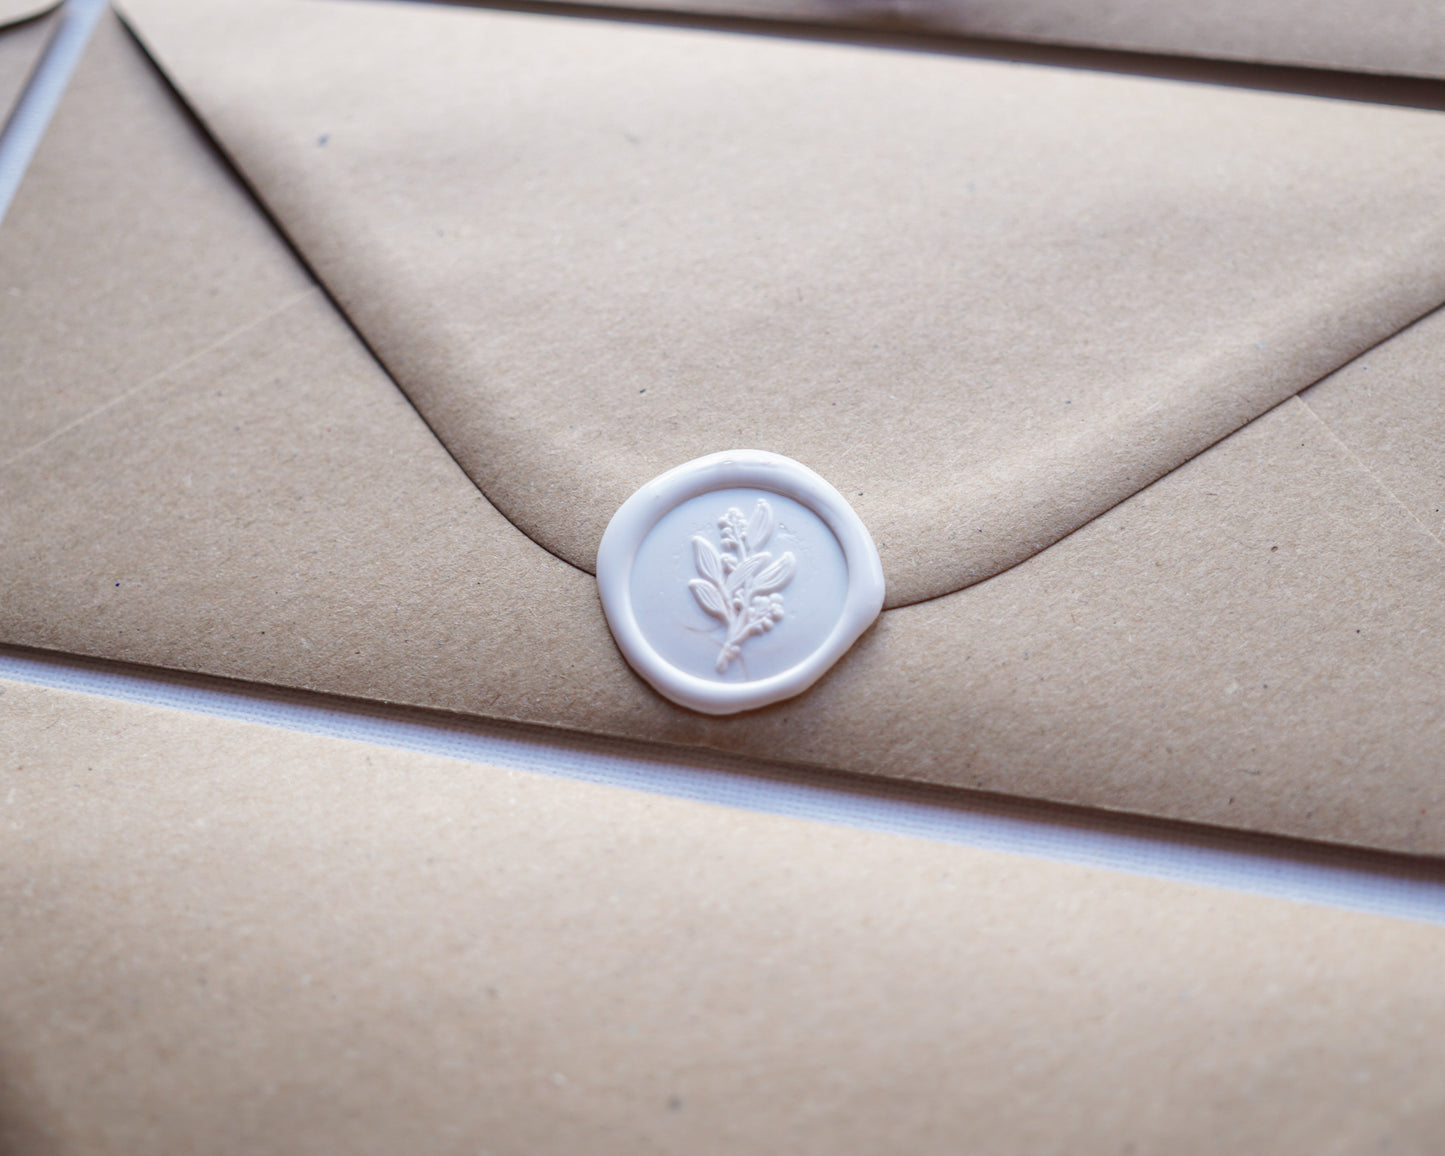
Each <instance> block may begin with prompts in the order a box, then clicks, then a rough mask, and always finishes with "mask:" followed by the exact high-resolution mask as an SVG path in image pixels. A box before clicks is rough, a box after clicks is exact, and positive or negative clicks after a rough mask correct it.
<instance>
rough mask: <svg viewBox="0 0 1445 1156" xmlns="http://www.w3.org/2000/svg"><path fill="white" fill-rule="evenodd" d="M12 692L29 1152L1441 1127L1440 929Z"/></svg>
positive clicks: (12, 1016)
mask: <svg viewBox="0 0 1445 1156" xmlns="http://www.w3.org/2000/svg"><path fill="white" fill-rule="evenodd" d="M0 689H3V691H4V693H3V695H0V819H3V821H4V824H5V830H6V837H5V839H4V840H3V841H0V913H3V927H4V933H3V934H4V951H3V952H0V1026H3V1029H4V1030H3V1032H0V1077H3V1078H0V1089H3V1101H0V1144H3V1145H4V1150H5V1151H6V1152H7V1153H10V1154H12V1156H40V1154H44V1156H56V1154H64V1153H81V1152H84V1153H89V1154H103V1153H120V1152H125V1153H131V1152H147V1153H154V1154H156V1156H166V1154H169V1153H181V1152H199V1151H204V1152H210V1153H218V1154H225V1156H231V1154H241V1153H250V1152H263V1151H264V1152H276V1151H285V1152H295V1153H312V1152H315V1153H332V1152H348V1153H372V1152H376V1153H395V1152H409V1151H427V1152H436V1153H452V1152H456V1153H468V1154H472V1153H476V1152H478V1151H486V1152H489V1153H493V1154H495V1156H509V1154H512V1153H517V1154H527V1156H534V1154H536V1153H553V1152H555V1153H564V1152H584V1151H585V1152H588V1153H598V1154H604V1156H605V1154H609V1153H628V1154H631V1153H636V1152H639V1151H646V1152H667V1153H674V1152H675V1153H687V1154H688V1156H708V1154H711V1153H722V1152H730V1153H735V1152H770V1153H774V1152H775V1153H785V1152H800V1153H830V1154H835V1156H849V1154H852V1153H860V1154H861V1153H877V1152H894V1151H900V1152H910V1153H919V1154H931V1153H940V1154H942V1153H956V1152H958V1151H960V1149H961V1148H966V1149H967V1151H969V1152H971V1153H978V1154H980V1156H987V1154H990V1153H1000V1154H1002V1153H1017V1152H1021V1151H1027V1152H1055V1151H1058V1152H1062V1151H1067V1152H1071V1153H1083V1154H1091V1153H1117V1152H1120V1151H1129V1150H1131V1149H1132V1150H1134V1151H1140V1152H1171V1153H1172V1152H1178V1153H1185V1154H1189V1153H1217V1152H1221V1151H1228V1152H1265V1151H1267V1152H1271V1153H1277V1154H1279V1156H1295V1154H1299V1156H1314V1154H1315V1153H1318V1152H1322V1151H1329V1152H1339V1153H1356V1152H1359V1153H1364V1152H1378V1151H1382V1150H1388V1151H1391V1152H1401V1153H1411V1154H1414V1153H1419V1154H1422V1156H1423V1154H1425V1153H1430V1152H1434V1151H1436V1150H1438V1147H1439V1140H1440V1137H1441V1135H1442V1134H1445V1086H1442V1083H1441V1081H1440V1079H1439V1072H1440V1069H1441V1065H1442V1064H1445V998H1442V995H1441V991H1440V983H1439V976H1440V974H1441V972H1442V970H1445V929H1442V928H1440V927H1437V926H1433V925H1429V924H1423V923H1408V922H1403V921H1395V920H1389V919H1385V918H1381V917H1378V916H1369V915H1362V914H1356V913H1350V912H1344V911H1339V910H1334V909H1330V908H1324V907H1314V906H1306V905H1302V904H1294V903H1289V902H1284V901H1281V900H1273V899H1264V898H1260V897H1256V896H1248V895H1242V894H1235V893H1230V892H1224V891H1215V890H1212V889H1207V888H1201V887H1193V886H1186V885H1182V884H1178V883H1170V882H1164V881H1160V880H1153V879H1144V878H1136V877H1130V876H1126V875H1120V874H1115V873H1112V872H1108V871H1102V870H1095V869H1084V868H1079V867H1074V866H1066V865H1062V864H1051V863H1045V862H1040V861H1035V860H1029V859H1023V858H1018V857H1014V856H1010V855H1004V854H999V853H995V852H986V851H978V850H973V849H968V848H962V847H956V846H950V845H947V844H942V843H929V842H924V841H920V840H914V839H907V838H902V837H899V836H893V835H881V834H876V833H870V832H863V831H855V830H847V829H840V828H834V827H830V826H827V825H824V824H820V823H815V822H803V821H799V820H795V819H788V818H781V817H777V816H768V815H761V814H753V813H746V812H734V811H730V810H726V809H723V808H720V807H713V806H705V805H702V804H697V803H690V802H683V801H680V800H674V799H666V798H658V797H652V796H647V795H642V794H636V793H632V792H628V791H621V790H616V789H613V788H606V787H599V786H594V785H590V784H581V783H573V782H567V781H563V780H558V779H553V778H547V777H542V776H536V775H528V774H521V773H518V772H514V771H507V770H502V769H499V768H495V767H485V766H477V765H474V764H468V763H462V762H457V761H453V760H449V759H443V758H437V757H432V756H426V755H418V754H412V753H404V752H398V751H391V750H384V749H379V748H375V747H369V746H364V745H361V744H358V743H351V742H343V741H340V740H336V739H330V738H322V737H317V736H309V735H299V734H295V733H291V732H285V731H278V730H273V729H271V728H268V727H262V726H258V725H255V724H249V723H239V722H234V721H230V720H219V719H214V718H205V717H198V716H192V715H185V714H181V713H180V712H174V711H169V710H163V709H159V708H154V707H145V706H139V705H136V704H130V703H123V702H115V701H109V700H102V699H95V698H90V697H87V696H81V695H75V694H70V693H66V692H61V691H53V690H46V689H40V688H35V687H30V686H25V685H23V684H18V683H6V684H3V686H0Z"/></svg>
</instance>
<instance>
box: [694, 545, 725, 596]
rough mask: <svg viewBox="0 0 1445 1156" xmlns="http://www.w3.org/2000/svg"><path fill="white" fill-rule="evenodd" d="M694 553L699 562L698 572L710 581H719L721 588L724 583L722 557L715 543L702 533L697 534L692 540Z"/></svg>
mask: <svg viewBox="0 0 1445 1156" xmlns="http://www.w3.org/2000/svg"><path fill="white" fill-rule="evenodd" d="M692 553H693V557H694V559H695V560H696V562H697V572H698V573H699V574H701V575H702V576H703V577H704V578H706V579H708V580H709V581H711V582H715V583H717V585H718V586H719V588H721V586H722V584H723V565H722V558H720V557H719V556H718V552H717V550H716V548H715V547H714V546H713V544H712V543H711V542H709V541H708V540H707V539H706V538H704V537H702V535H700V534H699V535H695V536H694V537H693V540H692Z"/></svg>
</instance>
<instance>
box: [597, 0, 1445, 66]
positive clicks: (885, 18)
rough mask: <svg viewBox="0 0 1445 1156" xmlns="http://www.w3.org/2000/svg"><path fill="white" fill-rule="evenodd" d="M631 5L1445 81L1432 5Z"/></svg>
mask: <svg viewBox="0 0 1445 1156" xmlns="http://www.w3.org/2000/svg"><path fill="white" fill-rule="evenodd" d="M622 7H628V8H644V9H657V10H661V11H670V12H679V11H680V12H701V13H711V14H714V15H721V16H744V17H754V18H760V19H768V20H787V21H805V22H807V23H820V24H838V25H845V26H850V27H861V28H889V29H902V30H908V31H912V32H924V33H931V34H938V33H944V34H952V35H962V36H971V37H983V38H988V39H998V40H1001V41H1006V42H1018V41H1025V42H1034V43H1041V44H1054V45H1086V46H1090V47H1099V48H1108V49H1126V50H1129V51H1131V52H1149V53H1168V54H1171V55H1174V56H1181V57H1203V58H1211V59H1215V60H1221V61H1252V62H1267V63H1271V64H1283V65H1290V66H1295V67H1298V66H1301V65H1303V66H1306V67H1311V68H1323V69H1343V70H1351V71H1355V70H1358V71H1363V72H1371V73H1385V74H1394V75H1403V76H1421V77H1445V20H1442V19H1441V18H1440V6H1439V5H1438V4H1437V3H1435V2H1434V0H1326V2H1324V3H1321V2H1320V0H1265V2H1264V3H1259V2H1258V0H1208V2H1206V3H1199V4H1165V3H1160V2H1159V0H851V2H849V3H838V2H837V0H625V3H624V4H623V5H622Z"/></svg>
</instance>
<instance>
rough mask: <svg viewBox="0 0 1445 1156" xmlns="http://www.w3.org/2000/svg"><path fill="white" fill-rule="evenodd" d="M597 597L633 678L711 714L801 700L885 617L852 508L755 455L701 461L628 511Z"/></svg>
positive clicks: (609, 542) (794, 467) (770, 457)
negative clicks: (881, 614) (798, 697)
mask: <svg viewBox="0 0 1445 1156" xmlns="http://www.w3.org/2000/svg"><path fill="white" fill-rule="evenodd" d="M597 586H598V590H599V591H600V593H601V595H602V608H603V611H604V612H605V613H606V615H607V624H608V625H609V626H610V627H611V628H612V635H613V637H614V638H616V639H617V645H618V646H619V647H620V648H621V650H622V653H623V655H624V656H625V657H626V658H627V661H628V662H629V663H630V664H631V665H632V668H633V669H634V670H635V671H637V673H638V674H640V675H642V677H643V678H645V679H646V680H647V681H648V682H649V683H651V684H652V686H653V687H654V688H655V689H656V690H657V691H658V692H659V693H661V694H663V695H665V696H666V697H667V698H670V699H672V701H673V702H676V703H680V704H681V705H682V706H686V707H691V708H692V709H693V710H698V711H703V712H704V713H706V714H733V713H735V712H737V711H742V710H751V709H753V708H754V707H760V706H766V705H767V704H768V703H771V702H778V701H780V700H782V699H785V698H791V697H792V696H793V695H795V694H800V693H802V692H803V691H805V690H807V689H808V687H810V686H812V685H813V683H815V682H817V681H818V679H819V678H821V677H822V676H823V674H824V672H826V671H827V670H828V668H829V667H831V666H832V665H833V663H835V662H837V661H838V659H839V658H841V657H842V656H843V653H844V651H846V650H847V649H848V648H849V647H850V646H852V645H853V643H854V642H856V641H857V639H858V636H859V635H860V634H862V633H863V631H865V630H867V629H868V627H869V626H870V625H871V624H872V623H873V620H874V619H875V618H877V617H878V612H879V611H880V610H882V608H883V567H882V564H881V563H880V562H879V560H878V550H877V548H876V547H875V546H874V545H873V539H872V538H871V537H870V536H869V534H868V529H867V527H865V526H864V525H863V522H862V521H861V520H860V519H859V517H858V515H857V514H855V513H854V512H853V507H851V506H850V505H848V502H847V501H846V500H845V499H844V497H843V495H842V494H840V493H838V491H837V490H835V489H834V488H833V487H832V486H830V485H829V484H828V483H827V482H825V481H824V480H823V479H822V478H820V477H819V476H818V475H817V474H815V473H814V472H813V471H812V470H810V469H808V467H807V466H804V465H801V464H800V463H798V462H795V461H793V460H792V459H791V458H785V457H782V456H780V455H778V454H771V453H766V452H765V451H762V450H733V451H730V452H728V453H720V454H710V455H708V456H707V457H705V458H698V459H697V460H695V461H691V462H688V463H687V464H686V465H681V466H678V467H677V468H676V469H672V470H668V472H667V473H665V474H663V475H662V476H661V477H658V478H655V479H653V480H652V481H651V482H649V483H648V484H647V485H645V486H643V487H642V489H640V490H638V491H637V493H635V494H633V495H632V497H630V498H628V499H627V501H625V502H623V503H622V506H621V508H620V509H619V510H618V511H617V513H616V514H614V515H613V516H612V521H611V522H610V523H609V524H608V526H607V532H606V533H605V534H603V535H602V545H601V546H600V548H599V549H598V551H597Z"/></svg>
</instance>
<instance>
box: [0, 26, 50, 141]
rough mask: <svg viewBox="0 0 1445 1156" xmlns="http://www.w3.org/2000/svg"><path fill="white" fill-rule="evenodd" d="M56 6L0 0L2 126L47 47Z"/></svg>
mask: <svg viewBox="0 0 1445 1156" xmlns="http://www.w3.org/2000/svg"><path fill="white" fill-rule="evenodd" d="M54 7H55V4H54V3H43V4H37V3H35V2H34V0H0V127H3V126H4V124H5V122H6V120H7V119H8V118H9V115H10V111H11V109H12V108H13V107H14V105H15V101H16V99H17V98H18V97H19V96H20V93H21V91H22V90H23V89H24V87H25V82H26V81H27V80H28V79H29V78H30V74H31V72H32V71H33V70H34V68H35V64H36V62H37V61H38V60H39V59H40V54H41V52H43V51H44V49H45V42H46V38H47V37H48V36H49V34H50V30H51V27H52V26H53V24H54V18H53V17H52V16H51V15H50V12H51V9H53V8H54Z"/></svg>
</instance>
